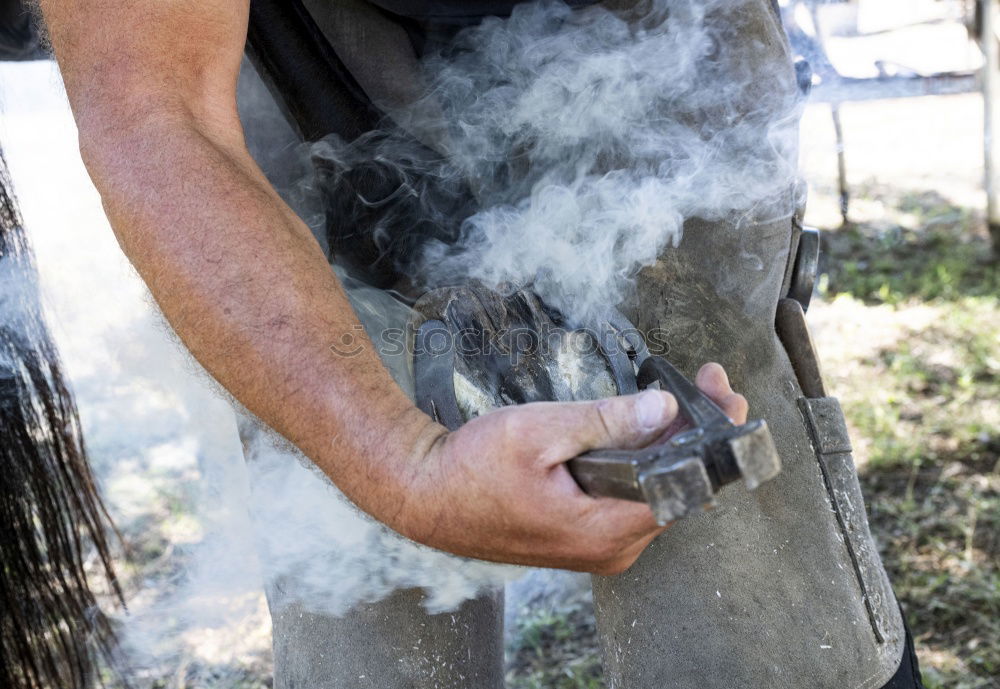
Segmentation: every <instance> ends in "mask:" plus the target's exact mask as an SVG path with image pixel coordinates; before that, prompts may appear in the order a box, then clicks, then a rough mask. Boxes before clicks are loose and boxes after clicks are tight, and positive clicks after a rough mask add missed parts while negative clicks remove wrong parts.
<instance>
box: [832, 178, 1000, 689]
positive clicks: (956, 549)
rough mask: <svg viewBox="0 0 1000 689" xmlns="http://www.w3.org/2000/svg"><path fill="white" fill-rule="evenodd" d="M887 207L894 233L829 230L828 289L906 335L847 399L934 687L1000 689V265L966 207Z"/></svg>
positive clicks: (891, 202)
mask: <svg viewBox="0 0 1000 689" xmlns="http://www.w3.org/2000/svg"><path fill="white" fill-rule="evenodd" d="M879 198H880V199H881V200H882V201H883V203H886V204H887V205H888V206H889V208H890V211H891V212H890V213H889V214H888V215H889V223H888V224H882V225H881V226H873V225H864V224H860V225H857V224H856V225H850V226H846V227H844V228H841V229H840V230H838V231H836V232H832V233H828V242H827V248H828V251H829V253H828V257H827V261H828V270H827V274H826V279H825V280H824V284H823V288H824V292H825V296H826V298H827V299H839V300H845V299H846V300H850V301H853V302H855V304H856V308H857V309H864V308H878V307H880V306H881V307H888V308H889V313H890V314H891V317H894V318H895V319H896V320H897V322H898V323H900V324H902V327H900V328H899V331H898V333H897V335H896V337H895V338H894V341H892V342H891V343H890V344H886V345H882V346H878V347H876V348H875V349H874V351H872V352H870V353H868V354H867V355H866V356H863V357H861V358H860V359H859V360H858V361H857V362H856V364H857V365H856V366H855V368H854V369H853V373H852V374H851V375H849V376H848V377H846V378H845V379H844V380H842V381H841V385H840V386H838V393H840V394H841V395H842V397H843V398H844V400H843V401H844V409H845V413H846V414H847V416H848V420H849V422H850V424H851V426H852V430H853V431H854V435H855V439H856V440H859V441H860V444H861V445H862V448H863V452H862V453H860V454H861V455H862V456H861V457H859V460H862V461H863V466H862V471H861V480H862V486H863V488H864V490H865V494H866V496H867V497H868V499H869V500H870V518H871V523H872V529H873V532H874V533H875V534H876V538H877V539H878V541H879V545H880V549H881V551H882V555H883V560H884V562H885V565H886V568H887V569H888V570H889V574H890V577H891V578H892V580H893V583H894V586H895V589H896V594H897V597H898V598H899V600H900V602H901V603H902V605H903V607H904V609H905V610H906V611H907V613H908V614H907V616H908V619H909V621H910V624H911V626H912V628H913V632H914V636H915V638H916V642H917V653H918V656H919V657H920V660H921V668H922V671H923V674H924V679H925V683H926V685H927V687H928V689H943V688H944V687H948V688H950V689H987V688H995V687H1000V682H998V678H1000V301H998V299H1000V266H998V264H997V263H996V261H995V260H994V257H993V256H992V255H991V250H990V246H989V243H988V242H987V240H986V237H985V235H984V234H983V233H981V232H978V231H977V230H976V228H977V227H978V226H979V224H980V223H979V222H977V220H976V218H975V217H974V216H973V214H971V213H970V212H969V211H967V210H966V209H962V208H959V207H956V206H954V205H952V204H949V203H948V202H947V200H945V199H942V198H941V197H940V196H938V195H937V194H933V193H924V194H914V193H910V194H900V195H892V194H885V193H882V194H880V195H879ZM894 223H895V224H894Z"/></svg>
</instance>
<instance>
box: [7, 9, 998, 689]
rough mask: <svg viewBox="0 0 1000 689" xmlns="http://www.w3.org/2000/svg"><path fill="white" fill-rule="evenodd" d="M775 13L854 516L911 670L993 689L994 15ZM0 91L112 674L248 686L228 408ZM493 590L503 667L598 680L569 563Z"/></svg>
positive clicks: (259, 601) (259, 599)
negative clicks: (92, 482)
mask: <svg viewBox="0 0 1000 689" xmlns="http://www.w3.org/2000/svg"><path fill="white" fill-rule="evenodd" d="M782 8H783V11H784V14H785V19H786V23H787V25H788V28H789V32H790V34H791V36H792V39H793V43H794V45H795V47H796V49H797V50H798V52H800V53H801V54H803V55H805V56H806V57H807V58H808V60H809V62H810V63H811V65H812V71H813V76H812V78H811V82H812V84H813V87H812V94H811V97H810V101H809V103H808V105H807V106H806V108H805V112H804V116H803V120H802V130H801V172H802V176H803V178H804V180H805V181H806V183H807V184H808V189H809V199H808V206H807V212H806V216H805V221H806V224H808V225H812V226H815V227H818V228H820V230H821V231H822V237H823V258H822V271H821V272H822V275H821V279H820V284H819V287H818V292H817V294H816V295H815V296H814V299H813V302H812V305H811V307H810V310H809V314H808V320H809V321H810V323H811V324H812V326H813V328H814V334H815V336H816V340H817V346H818V349H819V351H820V355H821V357H822V360H823V363H824V366H825V373H826V376H827V379H828V384H829V388H830V389H831V390H832V391H833V394H836V395H838V396H839V397H840V398H841V400H842V402H843V405H844V409H845V412H846V413H847V416H848V419H849V423H850V426H851V431H852V436H853V439H854V444H855V459H856V461H857V463H858V468H859V471H860V474H861V479H862V485H863V488H864V489H865V491H866V498H867V501H868V507H869V514H870V518H871V522H872V529H873V532H874V533H875V536H876V539H877V540H878V543H879V546H880V548H881V551H882V555H883V558H884V560H885V563H886V566H887V568H888V569H889V571H890V575H891V577H892V579H893V581H894V584H895V587H896V593H897V595H898V597H899V599H900V602H901V603H902V605H903V607H904V610H905V611H906V613H907V616H908V618H909V621H910V624H911V626H912V628H913V633H914V636H915V639H916V649H917V653H918V655H919V657H920V661H921V666H922V670H923V673H924V679H925V683H926V685H927V686H928V687H929V688H930V689H937V688H939V687H942V688H943V687H950V688H955V689H981V688H987V687H1000V303H998V295H1000V270H998V265H1000V264H998V261H997V255H998V253H1000V251H998V248H997V247H993V246H991V237H990V233H989V229H988V228H989V222H988V213H989V212H992V213H993V214H994V215H993V222H994V223H997V224H1000V210H997V209H996V206H994V207H993V209H992V210H989V209H988V207H987V193H986V191H985V188H986V186H985V185H984V179H985V178H986V176H987V170H986V169H985V167H984V161H985V160H987V159H988V156H987V149H988V148H989V146H988V142H987V140H986V132H987V123H988V117H987V115H986V113H987V111H988V108H986V107H985V106H986V100H987V99H988V98H989V97H990V96H988V95H987V96H984V87H985V89H986V91H987V93H988V92H989V88H990V84H989V83H988V80H984V79H983V74H984V73H985V70H984V69H983V65H984V50H983V47H984V46H986V47H989V44H990V42H991V41H992V42H993V45H994V46H995V44H996V34H993V35H989V36H988V37H987V38H986V39H983V35H984V16H983V13H982V11H981V9H982V3H978V11H977V3H976V2H973V1H971V0H968V1H960V0H950V1H949V0H870V1H869V0H862V1H860V2H835V3H822V4H815V3H806V2H785V3H783V5H782ZM986 23H987V26H986V27H985V29H986V30H987V31H988V30H989V28H990V27H989V26H988V22H986ZM996 28H997V27H996V26H995V24H994V26H993V31H996ZM993 50H995V47H994V48H993ZM996 93H997V92H996V91H995V90H994V91H993V94H994V95H993V96H992V97H993V98H994V99H996V98H997V96H996V95H995V94H996ZM0 98H2V107H0V141H2V143H3V147H4V151H5V155H6V157H7V159H8V162H9V165H10V168H11V175H12V178H13V183H14V188H15V192H16V193H17V195H18V197H19V199H20V202H21V207H22V211H23V214H24V217H25V224H26V226H27V228H28V232H29V236H30V238H31V241H32V242H33V244H34V248H35V251H36V253H37V258H38V264H39V268H40V271H41V278H42V287H43V290H44V295H45V299H46V308H47V310H48V314H49V317H50V321H51V324H52V326H53V329H54V334H55V337H56V340H57V344H58V346H59V348H60V351H61V353H62V356H63V359H64V362H65V365H66V369H67V373H68V375H69V377H70V379H71V381H72V383H73V386H74V389H75V392H76V396H77V402H78V404H79V408H80V413H81V416H82V420H83V424H84V430H85V433H86V440H87V443H88V445H89V449H90V452H91V456H92V461H93V464H94V468H95V471H96V472H97V474H98V476H99V478H100V482H101V487H102V489H103V491H104V494H105V496H106V499H107V501H108V504H109V507H110V509H111V512H112V516H113V517H114V519H115V521H116V523H117V525H118V527H119V529H120V530H121V532H122V536H123V542H124V545H123V547H122V548H121V549H120V550H119V553H118V557H119V563H118V567H119V574H120V576H121V577H122V579H123V583H124V586H125V590H126V598H127V602H128V608H129V611H128V613H127V614H126V613H125V612H123V611H121V610H119V611H117V613H115V618H116V620H117V622H118V624H119V625H120V628H121V629H122V630H123V638H124V640H125V642H126V645H127V647H128V649H129V651H130V658H132V659H133V662H134V666H135V669H134V674H135V683H136V686H139V687H151V688H162V689H168V688H169V689H183V688H186V687H220V688H221V687H227V688H229V687H232V688H241V689H250V688H255V689H256V688H260V687H269V686H271V679H270V626H269V625H270V622H269V618H268V615H267V611H266V606H265V604H264V599H263V594H262V592H261V590H260V583H259V576H258V574H257V571H256V564H255V556H254V553H253V550H252V548H250V547H247V549H246V551H245V553H243V555H244V556H243V557H235V558H232V559H231V560H230V561H228V562H223V563H220V562H219V561H218V559H217V558H216V559H213V558H206V557H204V554H205V553H206V552H209V551H211V550H212V548H213V547H214V545H215V544H218V543H226V544H230V545H231V544H232V543H233V542H239V543H246V544H250V543H251V542H252V538H250V537H249V536H248V532H247V530H248V528H249V527H248V524H247V518H246V514H245V513H244V512H243V511H242V510H240V509H238V508H234V507H233V506H234V505H235V506H238V505H240V504H245V501H244V502H242V503H241V500H243V499H244V496H245V494H246V478H245V476H244V474H243V467H242V456H241V454H240V447H239V442H238V439H237V437H236V430H235V421H234V418H233V414H232V412H231V411H230V409H229V407H228V405H227V403H226V402H225V401H224V400H223V399H222V398H221V397H219V396H218V395H217V394H216V393H215V392H214V391H213V388H212V387H211V385H210V384H209V383H208V382H207V381H206V379H205V376H204V374H203V373H202V372H201V371H200V369H199V368H198V367H197V365H196V364H194V363H193V362H191V361H190V360H189V358H188V357H187V355H186V354H185V353H184V352H183V351H182V350H181V349H180V347H179V346H178V345H177V344H176V343H175V342H174V340H173V339H172V337H173V336H172V335H171V334H170V332H169V329H167V328H166V327H165V326H164V325H163V324H162V322H161V321H160V317H159V316H158V314H157V313H156V310H155V309H154V308H152V306H151V304H150V301H149V297H148V295H147V293H146V291H145V288H144V287H143V285H142V284H141V282H140V281H139V280H138V278H137V276H136V275H135V274H134V272H133V271H132V269H131V268H130V267H129V265H128V263H127V262H126V260H125V259H124V257H123V256H122V254H121V252H120V250H119V249H118V246H117V244H116V243H115V239H114V237H113V235H112V233H111V231H110V229H109V228H108V226H107V221H106V220H105V218H104V214H103V211H102V209H101V205H100V199H99V197H98V195H97V193H96V191H95V190H94V189H93V187H92V186H91V184H90V181H89V179H88V177H87V174H86V171H85V170H84V168H83V165H82V163H81V161H80V159H79V154H78V151H77V147H76V130H75V128H74V125H73V122H72V117H71V114H70V112H69V108H68V105H67V103H66V99H65V95H64V93H63V91H62V86H61V83H60V80H59V76H58V72H57V70H56V69H55V67H54V65H53V64H52V63H51V62H48V61H28V62H20V63H0ZM998 107H1000V104H998ZM995 138H1000V133H998V134H997V135H996V137H995ZM994 148H996V145H995V144H994ZM994 174H996V173H995V172H994ZM994 241H1000V240H998V239H996V238H994ZM227 552H228V551H227ZM208 562H211V566H207V564H206V563H208ZM508 598H509V600H508V632H507V644H508V650H509V653H508V658H509V673H508V683H509V686H511V687H513V688H515V689H522V688H523V689H528V688H539V689H541V688H555V689H598V688H600V687H604V683H603V680H602V676H601V670H600V660H599V658H598V656H597V644H596V638H595V631H594V625H593V615H592V609H591V607H590V601H589V587H588V585H587V579H586V577H579V576H576V575H570V574H549V573H535V574H529V575H528V576H527V577H526V578H525V579H524V580H522V581H520V582H517V583H516V584H514V585H513V586H512V587H511V591H510V595H509V596H508ZM109 605H113V602H112V601H111V599H110V598H109Z"/></svg>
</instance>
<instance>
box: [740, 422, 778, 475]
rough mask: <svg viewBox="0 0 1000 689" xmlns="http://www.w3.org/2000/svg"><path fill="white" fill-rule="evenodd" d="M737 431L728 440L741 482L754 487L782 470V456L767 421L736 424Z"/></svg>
mask: <svg viewBox="0 0 1000 689" xmlns="http://www.w3.org/2000/svg"><path fill="white" fill-rule="evenodd" d="M734 430H736V431H738V432H737V433H736V434H734V435H733V437H732V438H730V439H729V440H728V441H727V442H728V445H729V452H730V453H731V454H732V457H733V460H734V461H735V462H736V466H737V467H738V468H739V472H740V475H741V476H742V477H743V481H744V482H745V483H746V486H747V488H748V489H750V490H754V489H755V488H757V486H759V485H760V484H762V483H764V481H769V480H771V479H772V478H774V477H775V476H777V475H778V474H779V473H780V472H781V457H779V456H778V449H777V448H776V447H775V446H774V438H772V437H771V431H770V430H769V429H768V427H767V422H766V421H764V420H763V419H757V420H755V421H750V422H748V423H745V424H743V425H742V426H737V427H735V429H734Z"/></svg>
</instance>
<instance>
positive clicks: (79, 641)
mask: <svg viewBox="0 0 1000 689" xmlns="http://www.w3.org/2000/svg"><path fill="white" fill-rule="evenodd" d="M0 288H2V289H0V687H5V688H9V689H85V688H86V687H91V686H93V685H94V683H95V682H97V681H100V682H101V684H102V685H103V684H104V681H103V680H101V679H99V677H98V674H99V673H98V672H97V667H98V659H103V661H104V663H105V667H108V668H111V669H112V670H114V669H116V668H119V667H120V666H121V665H120V662H119V660H118V656H119V653H118V652H117V648H118V647H117V644H116V639H115V634H114V629H113V628H112V626H111V624H110V621H109V619H108V618H107V617H106V616H105V614H104V613H103V612H102V611H101V609H100V608H99V607H98V604H97V601H96V598H95V594H94V592H93V590H92V589H91V586H90V583H89V582H88V579H87V570H88V569H90V568H95V569H97V571H98V575H99V576H103V577H104V578H106V579H107V581H108V583H109V587H110V590H111V591H113V592H114V594H115V595H116V596H117V598H118V600H119V601H120V602H123V599H122V593H121V589H120V588H119V585H118V582H117V579H116V578H115V573H114V569H113V567H112V561H111V551H110V548H109V534H113V533H115V532H114V530H113V526H112V525H111V520H110V517H109V516H108V513H107V510H106V509H105V507H104V505H103V503H102V501H101V498H100V496H99V494H98V491H97V486H96V484H95V482H94V478H93V475H92V474H91V471H90V466H89V464H88V461H87V454H86V449H85V447H84V443H83V439H82V436H81V431H80V421H79V417H78V415H77V409H76V405H75V403H74V400H73V396H72V395H71V394H70V391H69V389H68V387H67V384H66V380H65V377H64V376H63V373H62V370H61V366H60V362H59V358H58V355H57V352H56V349H55V346H54V344H53V342H52V338H51V336H50V334H49V331H48V328H47V326H46V323H45V321H44V318H43V315H42V309H41V303H40V295H39V291H38V285H37V270H36V268H35V264H34V258H33V255H32V253H31V250H30V248H29V246H28V243H27V239H26V237H25V233H24V229H23V226H22V222H21V218H20V215H19V213H18V210H17V207H16V203H15V199H14V197H13V192H12V191H11V186H10V178H9V175H8V172H7V166H6V162H5V161H4V159H3V155H2V153H0ZM88 565H89V566H88ZM115 674H117V675H121V673H120V672H115ZM123 682H124V683H126V684H127V682H126V681H124V680H123Z"/></svg>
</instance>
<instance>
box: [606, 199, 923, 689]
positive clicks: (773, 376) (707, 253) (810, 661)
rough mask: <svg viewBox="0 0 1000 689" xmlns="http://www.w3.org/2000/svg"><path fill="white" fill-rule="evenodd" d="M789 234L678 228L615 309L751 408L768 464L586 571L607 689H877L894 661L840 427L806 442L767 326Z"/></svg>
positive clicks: (894, 634) (889, 613) (899, 645)
mask: <svg viewBox="0 0 1000 689" xmlns="http://www.w3.org/2000/svg"><path fill="white" fill-rule="evenodd" d="M791 231H792V230H791V221H790V219H781V220H776V221H772V222H767V223H742V224H741V223H737V222H719V223H705V222H700V221H693V222H689V223H687V225H686V227H685V233H684V238H683V240H682V241H681V243H680V246H679V247H677V248H676V249H671V250H668V251H667V252H666V253H665V254H664V255H663V256H662V257H661V259H660V261H659V262H658V263H657V264H656V265H655V266H654V267H651V268H648V269H646V270H644V271H643V272H642V273H641V275H640V278H639V284H638V289H637V295H638V296H637V299H636V301H635V303H633V304H632V305H631V306H630V307H629V308H627V309H625V311H626V315H627V316H629V317H630V318H631V319H632V321H633V322H634V323H635V324H636V326H637V327H638V328H639V329H640V330H642V331H646V332H648V331H650V330H652V329H659V333H660V336H661V337H662V338H663V340H664V341H666V342H667V343H668V348H669V351H668V352H667V354H666V355H667V357H668V358H669V359H670V360H671V361H672V362H673V363H674V364H675V365H676V366H678V367H679V368H680V369H681V370H682V371H683V372H685V373H687V374H688V375H694V373H695V372H696V371H697V369H698V368H699V366H701V365H702V364H703V363H704V362H706V361H718V362H720V363H721V364H722V365H723V366H725V368H726V370H727V371H728V372H729V375H730V378H731V380H732V384H733V387H734V388H735V389H736V390H739V391H741V392H742V393H744V394H745V395H746V396H747V399H748V400H749V402H750V415H751V416H752V417H755V418H764V419H766V420H767V423H768V426H769V427H770V428H771V432H772V434H773V436H774V440H775V444H776V445H777V448H778V451H779V453H780V455H781V458H782V462H783V470H782V473H781V474H780V475H779V476H778V477H777V478H775V479H773V480H772V481H770V482H768V483H766V484H764V485H763V486H761V487H760V488H758V489H757V491H756V492H754V493H750V492H748V491H747V490H746V489H745V488H744V487H743V486H742V485H741V484H733V485H731V486H729V487H727V488H725V489H723V491H722V493H721V495H720V497H719V500H718V503H719V504H718V507H717V508H716V509H715V510H712V511H711V512H707V513H705V514H702V515H699V516H695V517H689V518H687V519H684V520H681V521H679V522H677V523H675V524H674V526H673V527H671V528H670V529H669V530H668V531H666V532H665V533H664V534H663V535H662V536H660V537H659V538H658V539H657V540H656V541H655V542H654V543H653V544H652V545H651V546H650V547H649V548H648V549H647V551H646V552H645V553H644V554H643V555H642V556H641V557H640V559H639V561H638V562H637V563H636V564H635V565H634V566H633V567H632V568H631V569H629V570H628V571H627V572H625V573H624V574H622V575H620V576H617V577H595V578H594V582H593V584H594V596H595V605H596V608H597V615H598V629H599V631H600V632H601V636H602V646H603V650H604V656H605V662H604V668H605V673H606V675H607V678H608V684H609V687H612V688H614V689H651V688H653V687H656V688H658V689H660V688H664V689H665V688H667V687H669V688H671V689H674V688H676V689H706V688H713V689H714V688H719V689H723V688H727V689H728V688H733V689H735V688H737V687H739V688H745V687H755V688H764V687H804V686H809V687H815V686H823V687H831V688H837V689H848V688H853V689H862V688H868V687H880V686H882V685H883V684H884V683H885V682H886V681H887V680H888V679H889V678H890V677H891V676H892V674H893V672H894V671H895V669H896V667H897V666H898V664H899V659H900V657H901V654H902V650H903V638H904V637H903V627H902V621H901V619H900V616H899V612H898V609H897V608H896V604H895V600H894V599H893V598H892V594H891V591H890V590H889V589H888V582H887V580H886V578H885V573H884V570H883V568H882V566H881V563H879V562H878V560H877V556H874V553H876V551H875V549H874V545H873V544H872V543H871V538H870V535H869V533H868V529H867V523H866V521H865V520H864V517H863V514H864V505H863V503H862V502H861V494H860V489H859V488H858V487H857V475H856V473H854V471H853V466H851V467H850V468H848V467H847V465H846V464H845V463H844V462H843V460H842V458H843V453H844V451H845V448H849V440H848V439H847V437H846V433H845V432H844V427H843V425H840V426H838V425H837V424H827V425H826V426H825V427H824V429H823V431H822V433H823V436H822V438H823V440H822V446H817V441H816V440H814V439H813V437H812V436H811V435H810V426H808V425H807V423H806V421H805V419H804V418H803V415H802V412H801V411H800V407H799V404H800V403H799V399H800V397H801V391H800V389H799V386H798V384H797V383H796V381H795V377H794V373H793V372H792V368H791V365H790V362H789V360H788V357H787V356H786V354H785V352H784V350H783V349H782V347H781V345H780V343H779V341H778V339H777V336H776V335H775V333H774V328H773V323H774V312H775V307H776V303H777V300H778V297H779V293H780V289H781V283H782V278H783V276H784V269H785V263H786V254H787V250H788V246H789V243H790V242H789V240H790V236H791V235H790V233H791ZM720 257H721V260H720ZM827 411H829V408H827ZM837 411H838V413H839V408H838V410H837ZM838 434H839V437H837V435H838ZM826 450H830V451H831V452H832V454H831V453H827V452H825V451H826ZM831 458H840V464H839V466H838V467H837V468H835V469H833V471H835V472H836V475H837V478H836V484H837V485H836V487H835V488H834V489H833V490H832V491H831V490H828V488H827V484H826V482H825V480H824V473H823V465H822V463H823V462H829V461H831ZM838 501H843V502H842V506H844V507H845V508H846V511H849V512H850V513H851V514H852V515H853V519H854V521H853V522H852V526H853V532H852V539H853V540H854V542H855V543H856V545H857V547H856V550H859V551H860V550H863V551H864V552H866V553H868V554H869V555H871V556H872V557H869V559H868V560H867V562H866V564H865V566H864V567H863V568H861V569H860V570H859V569H858V568H856V567H855V566H854V563H853V561H852V556H851V551H850V549H849V547H848V545H847V542H846V541H845V538H844V531H843V529H842V526H841V523H840V522H839V521H838V516H837V513H836V511H835V510H836V509H837V507H836V505H837V504H838ZM859 572H860V574H861V575H862V577H863V579H859V576H858V575H859ZM865 591H868V592H880V593H881V594H882V595H881V597H880V598H879V599H878V600H874V599H872V600H871V601H870V603H871V604H873V605H874V606H875V608H876V609H877V611H878V615H879V619H880V620H881V621H880V622H879V624H880V626H881V628H882V630H883V633H882V634H881V636H882V637H883V638H882V640H881V641H880V640H879V638H877V637H876V634H875V631H874V628H873V624H872V618H871V616H870V613H869V610H868V608H867V607H866V598H865ZM816 678H823V680H822V681H823V683H822V684H821V685H818V684H817V679H816Z"/></svg>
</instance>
